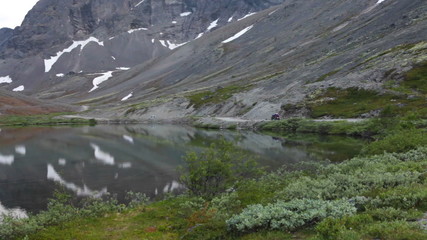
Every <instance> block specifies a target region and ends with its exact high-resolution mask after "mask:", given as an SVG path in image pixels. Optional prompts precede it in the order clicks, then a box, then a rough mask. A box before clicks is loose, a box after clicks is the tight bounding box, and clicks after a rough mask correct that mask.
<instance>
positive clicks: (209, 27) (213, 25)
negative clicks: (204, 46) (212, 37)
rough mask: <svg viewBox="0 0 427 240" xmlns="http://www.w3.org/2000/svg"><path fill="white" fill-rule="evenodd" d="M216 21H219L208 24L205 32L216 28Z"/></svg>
mask: <svg viewBox="0 0 427 240" xmlns="http://www.w3.org/2000/svg"><path fill="white" fill-rule="evenodd" d="M218 20H219V18H218V19H217V20H215V21H213V22H211V24H209V26H208V29H206V31H210V30H211V29H212V28H214V27H216V26H218Z"/></svg>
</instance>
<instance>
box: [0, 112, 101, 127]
mask: <svg viewBox="0 0 427 240" xmlns="http://www.w3.org/2000/svg"><path fill="white" fill-rule="evenodd" d="M70 114H73V113H51V114H44V115H28V116H21V115H5V116H1V117H0V126H35V125H44V126H51V125H95V124H96V121H95V120H94V119H83V118H61V116H64V115H70Z"/></svg>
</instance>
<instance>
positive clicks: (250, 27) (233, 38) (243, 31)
mask: <svg viewBox="0 0 427 240" xmlns="http://www.w3.org/2000/svg"><path fill="white" fill-rule="evenodd" d="M253 26H254V25H251V26H249V27H247V28H245V29H243V30H242V31H240V32H238V33H236V34H235V35H234V36H232V37H230V38H228V39H226V40H224V41H222V43H229V42H231V41H234V40H236V39H237V38H239V37H241V36H242V35H243V34H245V33H247V32H248V31H249V30H251V29H252V27H253Z"/></svg>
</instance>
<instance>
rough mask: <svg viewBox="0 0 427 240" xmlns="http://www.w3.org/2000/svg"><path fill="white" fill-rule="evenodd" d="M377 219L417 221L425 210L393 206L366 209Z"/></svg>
mask: <svg viewBox="0 0 427 240" xmlns="http://www.w3.org/2000/svg"><path fill="white" fill-rule="evenodd" d="M366 214H369V215H370V216H372V218H373V219H375V220H377V221H393V220H407V221H415V220H417V219H420V218H421V217H422V216H423V214H424V213H423V212H422V211H419V210H415V209H409V210H402V209H396V208H393V207H385V208H376V209H371V210H368V211H366Z"/></svg>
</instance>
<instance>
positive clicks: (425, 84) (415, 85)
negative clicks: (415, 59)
mask: <svg viewBox="0 0 427 240" xmlns="http://www.w3.org/2000/svg"><path fill="white" fill-rule="evenodd" d="M402 86H404V87H407V88H409V89H411V90H414V91H417V92H419V93H421V94H424V95H425V94H427V61H424V62H422V63H420V64H418V65H416V66H415V67H414V68H412V69H411V70H410V71H408V72H407V73H406V74H405V79H404V81H403V82H402Z"/></svg>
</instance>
